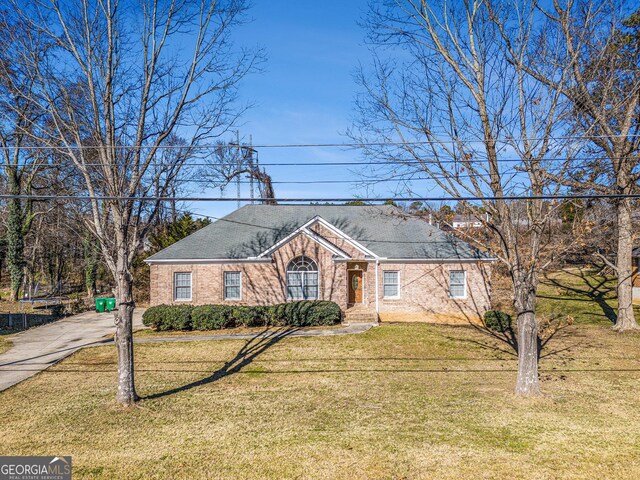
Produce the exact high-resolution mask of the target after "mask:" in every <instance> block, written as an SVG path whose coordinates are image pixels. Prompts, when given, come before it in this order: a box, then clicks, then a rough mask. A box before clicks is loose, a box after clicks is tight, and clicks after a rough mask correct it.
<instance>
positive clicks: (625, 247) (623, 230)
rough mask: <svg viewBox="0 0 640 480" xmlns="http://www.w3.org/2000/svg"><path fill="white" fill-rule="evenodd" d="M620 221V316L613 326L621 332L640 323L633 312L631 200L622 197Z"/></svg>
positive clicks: (617, 259)
mask: <svg viewBox="0 0 640 480" xmlns="http://www.w3.org/2000/svg"><path fill="white" fill-rule="evenodd" d="M616 214H617V217H618V218H617V223H618V251H617V258H616V270H617V274H618V317H617V319H616V324H615V326H614V327H613V328H614V329H615V330H618V331H619V332H624V331H627V330H635V329H637V328H638V323H637V322H636V318H635V315H634V312H633V283H632V282H633V258H632V256H631V255H632V250H633V225H632V221H631V200H630V199H628V198H621V199H620V200H619V202H618V205H617V208H616Z"/></svg>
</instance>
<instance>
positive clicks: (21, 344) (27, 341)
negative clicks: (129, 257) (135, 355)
mask: <svg viewBox="0 0 640 480" xmlns="http://www.w3.org/2000/svg"><path fill="white" fill-rule="evenodd" d="M143 312H144V309H141V308H137V309H136V310H135V311H134V315H133V328H134V330H135V329H139V328H143V325H142V313H143ZM115 330H116V328H115V325H114V324H113V314H112V313H95V312H85V313H81V314H80V315H74V316H72V317H67V318H63V319H61V320H58V321H56V322H52V323H49V324H47V325H42V326H40V327H35V328H31V329H29V330H25V331H24V332H20V333H17V334H15V335H13V336H12V337H11V341H12V342H13V345H14V346H13V348H11V349H10V350H8V351H7V352H5V353H3V354H1V355H0V391H2V390H5V389H6V388H9V387H11V386H12V385H15V384H16V383H19V382H21V381H23V380H25V379H27V378H29V377H31V376H33V375H35V374H36V373H38V372H41V371H42V370H44V369H45V368H48V367H50V366H51V365H52V364H54V363H56V362H58V361H60V360H61V359H63V358H65V357H68V356H69V355H71V354H72V353H73V352H75V351H76V350H78V349H80V348H83V347H89V346H95V345H100V344H103V343H109V342H110V341H111V338H105V336H106V335H110V336H113V334H114V333H115Z"/></svg>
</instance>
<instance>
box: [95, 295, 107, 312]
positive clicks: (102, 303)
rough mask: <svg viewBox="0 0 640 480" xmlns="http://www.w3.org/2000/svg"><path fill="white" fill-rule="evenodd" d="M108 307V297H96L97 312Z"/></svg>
mask: <svg viewBox="0 0 640 480" xmlns="http://www.w3.org/2000/svg"><path fill="white" fill-rule="evenodd" d="M106 307H107V299H106V298H96V312H104V310H105V308H106Z"/></svg>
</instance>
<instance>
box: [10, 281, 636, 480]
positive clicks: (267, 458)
mask: <svg viewBox="0 0 640 480" xmlns="http://www.w3.org/2000/svg"><path fill="white" fill-rule="evenodd" d="M579 277H580V276H579V275H578V276H577V277H576V276H575V275H573V274H572V272H571V271H569V272H565V273H562V274H556V275H555V276H551V277H550V279H549V280H545V283H544V284H543V285H542V286H541V293H542V297H541V299H540V305H539V309H540V311H541V314H542V315H547V316H553V317H556V316H567V315H571V316H572V317H573V318H574V319H575V322H574V324H573V325H570V326H568V327H566V328H563V329H561V330H559V331H558V332H557V333H556V335H554V336H553V337H552V339H551V340H550V341H549V342H548V343H547V344H546V346H545V348H544V350H543V352H542V359H541V377H542V381H543V390H544V393H545V395H544V397H543V398H540V399H534V400H523V399H519V398H516V397H515V396H514V395H512V391H513V387H514V382H515V375H516V359H515V356H514V355H513V351H512V350H511V348H510V347H509V346H507V345H506V344H503V343H501V342H499V341H498V340H495V339H493V338H491V337H489V336H487V335H486V334H484V333H482V332H481V331H479V330H477V329H475V328H473V327H469V326H466V327H463V326H458V327H455V326H439V325H425V324H387V325H383V326H381V327H378V328H375V329H372V330H370V331H368V332H366V333H364V334H360V335H352V336H335V337H309V338H300V337H286V335H284V334H283V335H282V337H281V338H278V339H274V340H265V339H262V340H254V341H249V342H248V341H245V340H224V341H201V342H190V343H188V342H178V343H165V344H163V343H157V344H138V345H136V362H137V384H138V391H139V393H140V394H141V396H142V397H143V400H142V401H141V402H140V404H139V406H137V407H135V408H132V409H122V408H121V407H119V406H118V405H116V403H115V401H114V396H115V388H114V387H115V382H116V369H115V351H114V349H113V347H108V346H107V347H95V348H88V349H85V350H82V351H80V352H78V353H76V354H75V355H73V356H72V357H70V358H69V359H67V360H65V361H63V362H61V363H59V364H57V365H55V366H53V367H51V368H50V369H49V370H47V371H45V372H44V373H42V374H39V375H36V376H35V377H34V378H32V379H30V380H28V381H26V382H24V383H22V384H20V385H18V386H16V387H13V388H11V389H9V390H7V391H5V392H2V393H0V404H1V405H2V410H1V411H2V413H1V414H0V438H1V439H2V440H1V445H2V449H1V453H2V454H4V455H38V454H40V455H72V456H73V465H74V478H104V479H111V478H119V479H129V478H131V479H168V478H171V479H173V478H176V479H178V478H179V479H182V478H189V479H200V478H224V479H227V478H238V479H241V478H242V479H245V478H273V479H280V478H302V479H307V478H308V479H315V478H323V479H324V478H344V479H418V478H425V479H426V478H438V479H457V478H465V477H467V478H488V479H489V478H505V479H519V478H521V479H525V478H526V479H529V478H540V479H555V478H570V479H571V478H584V479H587V478H588V479H591V478H616V479H625V478H628V479H636V478H640V455H638V451H640V390H639V389H638V385H640V348H639V347H640V334H637V333H633V334H624V335H621V334H616V333H614V332H613V331H612V329H611V321H610V320H609V319H608V318H607V312H608V311H609V310H608V307H606V306H605V305H604V304H602V302H600V299H598V298H594V295H596V296H597V295H599V294H598V293H594V292H599V291H601V290H602V289H603V286H600V287H597V288H591V287H589V288H587V286H586V285H587V284H592V280H593V279H594V277H593V276H588V275H585V278H579ZM604 285H610V282H605V284H604ZM604 288H609V287H608V286H607V287H604ZM610 295H611V292H608V293H606V296H604V298H603V301H604V302H606V305H608V306H609V307H611V308H615V303H614V299H612V298H611V297H610ZM546 297H550V298H546Z"/></svg>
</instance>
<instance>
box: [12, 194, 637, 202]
mask: <svg viewBox="0 0 640 480" xmlns="http://www.w3.org/2000/svg"><path fill="white" fill-rule="evenodd" d="M596 198H601V199H620V198H640V193H615V194H560V195H504V196H482V197H478V196H457V197H455V196H449V197H379V198H376V197H369V198H357V197H335V198H313V197H311V198H254V201H257V202H274V201H275V202H278V203H330V202H353V201H359V202H368V203H379V202H455V201H458V202H460V201H463V202H473V201H482V200H487V201H499V200H504V201H513V200H523V201H528V200H569V199H585V200H586V199H596ZM11 199H18V200H34V201H46V200H78V201H90V200H95V201H135V202H249V201H251V198H246V197H153V196H149V197H145V196H129V197H127V196H109V195H95V196H89V195H82V196H77V195H0V200H11Z"/></svg>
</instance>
